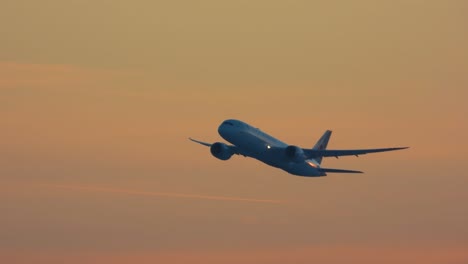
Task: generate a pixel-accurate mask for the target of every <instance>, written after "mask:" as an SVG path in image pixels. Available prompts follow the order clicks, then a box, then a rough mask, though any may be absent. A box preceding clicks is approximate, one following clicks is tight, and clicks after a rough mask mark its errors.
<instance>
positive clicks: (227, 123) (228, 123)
mask: <svg viewBox="0 0 468 264" xmlns="http://www.w3.org/2000/svg"><path fill="white" fill-rule="evenodd" d="M224 124H225V125H230V126H234V124H233V123H231V122H229V121H225V122H224Z"/></svg>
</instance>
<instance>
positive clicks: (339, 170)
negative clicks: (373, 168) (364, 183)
mask: <svg viewBox="0 0 468 264" xmlns="http://www.w3.org/2000/svg"><path fill="white" fill-rule="evenodd" d="M318 170H319V171H322V172H332V173H363V172H362V171H355V170H342V169H329V168H319V169H318Z"/></svg>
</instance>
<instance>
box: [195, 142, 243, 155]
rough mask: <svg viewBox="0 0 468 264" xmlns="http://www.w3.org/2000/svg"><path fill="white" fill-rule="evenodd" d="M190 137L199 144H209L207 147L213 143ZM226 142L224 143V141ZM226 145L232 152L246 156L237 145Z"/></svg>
mask: <svg viewBox="0 0 468 264" xmlns="http://www.w3.org/2000/svg"><path fill="white" fill-rule="evenodd" d="M189 139H190V140H191V141H193V142H195V143H198V144H201V145H203V146H207V147H211V146H212V145H213V144H211V143H206V142H203V141H200V140H196V139H193V138H190V137H189ZM222 144H224V143H222ZM226 146H227V147H228V148H229V149H230V150H231V151H232V153H234V154H237V155H242V156H246V154H245V153H243V152H242V151H240V150H239V148H237V147H236V146H233V145H227V144H226Z"/></svg>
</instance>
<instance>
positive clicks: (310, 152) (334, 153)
mask: <svg viewBox="0 0 468 264" xmlns="http://www.w3.org/2000/svg"><path fill="white" fill-rule="evenodd" d="M407 148H408V147H400V148H379V149H345V150H331V149H325V150H315V149H303V151H304V153H305V154H306V156H307V157H309V158H314V157H337V158H338V157H340V156H359V155H364V154H368V153H377V152H386V151H394V150H400V149H407Z"/></svg>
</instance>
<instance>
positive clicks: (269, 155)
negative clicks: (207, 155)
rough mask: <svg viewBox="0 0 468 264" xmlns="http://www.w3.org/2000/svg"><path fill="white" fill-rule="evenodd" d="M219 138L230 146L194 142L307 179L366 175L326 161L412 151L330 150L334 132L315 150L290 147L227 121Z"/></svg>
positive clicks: (220, 153) (217, 152)
mask: <svg viewBox="0 0 468 264" xmlns="http://www.w3.org/2000/svg"><path fill="white" fill-rule="evenodd" d="M218 133H219V135H220V136H221V137H222V138H224V139H225V140H227V141H228V142H230V143H231V144H232V145H228V144H225V143H222V142H216V143H212V144H211V143H206V142H203V141H199V140H196V139H193V138H189V139H190V140H191V141H193V142H196V143H198V144H201V145H204V146H207V147H209V148H210V152H211V154H212V155H213V156H214V157H216V158H218V159H220V160H228V159H230V158H231V157H232V155H234V154H236V155H242V156H244V157H251V158H254V159H257V160H259V161H261V162H263V163H265V164H267V165H270V166H273V167H275V168H279V169H282V170H284V171H286V172H288V173H290V174H293V175H297V176H306V177H320V176H327V172H328V173H363V172H362V171H355V170H343V169H332V168H323V167H321V163H322V158H326V157H336V158H338V157H340V156H356V157H357V156H359V155H363V154H367V153H376V152H385V151H394V150H400V149H407V148H408V147H397V148H378V149H346V150H328V149H327V145H328V141H329V139H330V136H331V134H332V131H330V130H327V131H325V133H324V134H323V135H322V137H320V139H319V140H318V141H317V143H316V144H315V145H314V146H313V147H312V148H310V149H309V148H300V147H298V146H294V145H288V144H286V143H284V142H282V141H280V140H278V139H276V138H274V137H272V136H270V135H268V134H267V133H265V132H263V131H261V130H260V129H258V128H255V127H253V126H251V125H249V124H247V123H245V122H242V121H240V120H236V119H227V120H225V121H224V122H222V123H221V125H220V126H219V127H218Z"/></svg>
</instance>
